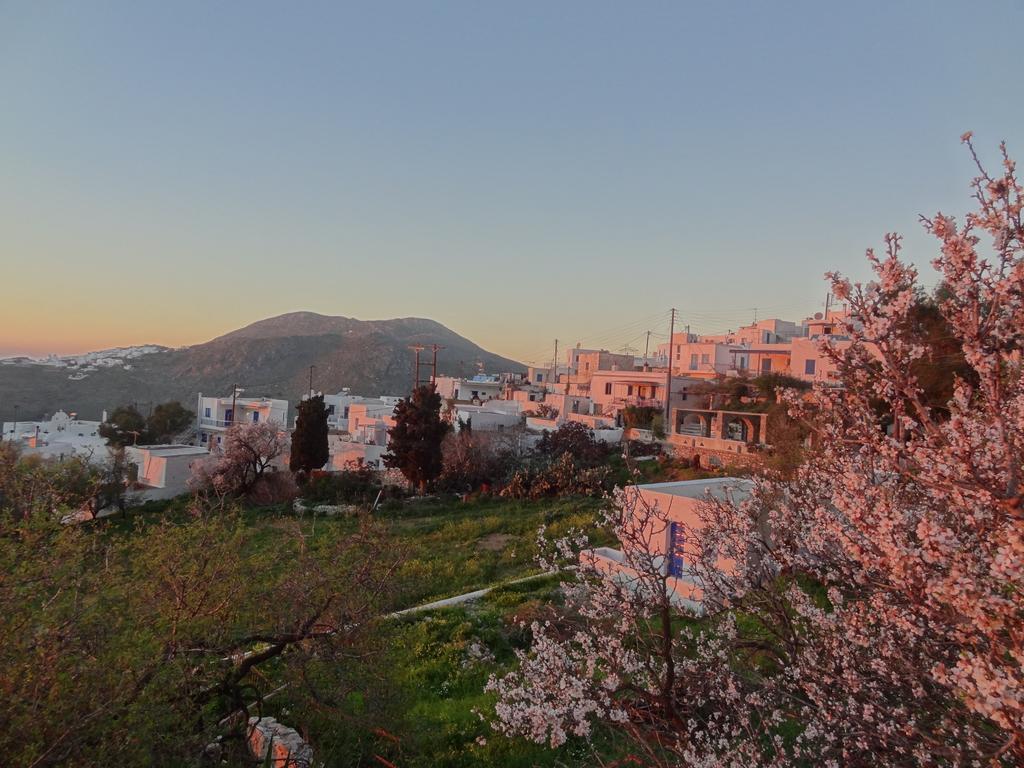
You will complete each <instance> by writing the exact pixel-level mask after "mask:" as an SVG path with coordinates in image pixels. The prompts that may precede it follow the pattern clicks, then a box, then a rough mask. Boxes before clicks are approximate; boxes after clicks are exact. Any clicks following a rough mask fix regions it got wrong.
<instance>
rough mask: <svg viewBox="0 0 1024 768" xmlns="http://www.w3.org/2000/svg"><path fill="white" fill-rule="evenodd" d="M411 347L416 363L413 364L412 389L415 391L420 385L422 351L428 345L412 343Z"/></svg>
mask: <svg viewBox="0 0 1024 768" xmlns="http://www.w3.org/2000/svg"><path fill="white" fill-rule="evenodd" d="M409 349H411V350H412V351H413V353H414V355H415V364H414V366H413V376H412V389H413V391H414V392H415V391H416V390H417V389H418V388H419V386H420V352H422V351H423V350H424V349H426V347H425V346H423V345H422V344H410V345H409Z"/></svg>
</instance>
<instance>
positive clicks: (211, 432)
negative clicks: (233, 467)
mask: <svg viewBox="0 0 1024 768" xmlns="http://www.w3.org/2000/svg"><path fill="white" fill-rule="evenodd" d="M196 414H197V416H196V432H197V433H198V434H199V444H200V445H201V446H204V447H205V448H206V449H207V450H213V449H214V448H217V447H218V446H219V445H221V443H223V442H224V433H225V432H227V431H228V430H229V429H231V427H233V426H234V425H235V424H239V423H253V424H256V423H259V422H268V421H272V422H274V423H275V424H279V425H281V427H282V428H285V427H286V425H287V424H288V401H287V400H277V399H274V398H269V397H235V398H232V397H231V395H228V396H227V397H203V394H202V392H200V393H199V397H198V400H197V403H196Z"/></svg>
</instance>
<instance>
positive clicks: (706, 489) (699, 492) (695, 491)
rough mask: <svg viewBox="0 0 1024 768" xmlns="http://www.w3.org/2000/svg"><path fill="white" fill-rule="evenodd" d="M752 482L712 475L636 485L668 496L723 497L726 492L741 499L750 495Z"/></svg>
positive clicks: (643, 489)
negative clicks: (705, 477)
mask: <svg viewBox="0 0 1024 768" xmlns="http://www.w3.org/2000/svg"><path fill="white" fill-rule="evenodd" d="M753 487H754V484H753V482H751V481H750V480H745V479H743V478H741V477H714V478H710V479H707V480H675V481H672V482H668V483H647V484H645V485H638V486H637V488H638V489H640V490H641V491H650V492H652V493H665V494H668V495H670V496H681V497H683V498H686V499H702V498H704V496H705V495H707V494H710V495H711V496H713V497H714V498H716V499H724V498H725V497H726V495H727V494H729V495H731V496H732V498H733V499H734V500H736V501H743V500H744V499H746V498H747V497H748V496H749V495H750V491H751V489H752V488H753Z"/></svg>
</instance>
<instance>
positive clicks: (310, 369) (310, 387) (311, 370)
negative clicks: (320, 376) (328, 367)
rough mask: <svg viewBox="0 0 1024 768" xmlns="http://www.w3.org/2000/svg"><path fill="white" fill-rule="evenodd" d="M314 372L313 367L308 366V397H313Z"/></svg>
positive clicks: (314, 368)
mask: <svg viewBox="0 0 1024 768" xmlns="http://www.w3.org/2000/svg"><path fill="white" fill-rule="evenodd" d="M314 370H316V366H315V365H311V366H309V396H310V398H312V397H313V371H314Z"/></svg>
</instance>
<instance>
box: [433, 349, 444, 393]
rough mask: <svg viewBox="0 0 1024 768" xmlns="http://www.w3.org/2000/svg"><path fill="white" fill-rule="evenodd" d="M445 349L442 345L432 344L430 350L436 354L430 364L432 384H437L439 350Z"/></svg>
mask: <svg viewBox="0 0 1024 768" xmlns="http://www.w3.org/2000/svg"><path fill="white" fill-rule="evenodd" d="M439 349H444V347H442V346H441V345H440V344H431V345H430V350H431V351H432V352H433V353H434V356H433V359H432V360H431V363H430V383H431V384H434V385H436V384H437V350H439Z"/></svg>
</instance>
